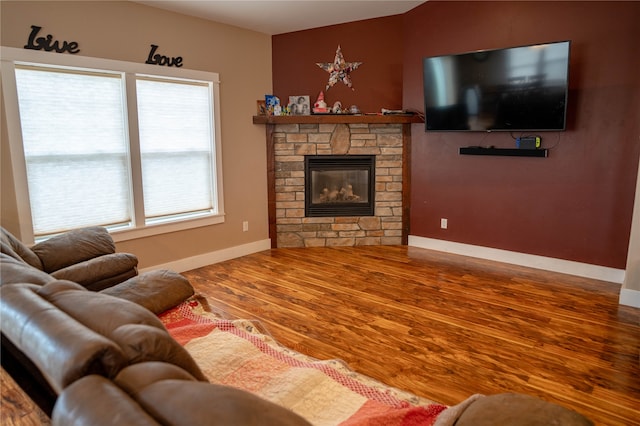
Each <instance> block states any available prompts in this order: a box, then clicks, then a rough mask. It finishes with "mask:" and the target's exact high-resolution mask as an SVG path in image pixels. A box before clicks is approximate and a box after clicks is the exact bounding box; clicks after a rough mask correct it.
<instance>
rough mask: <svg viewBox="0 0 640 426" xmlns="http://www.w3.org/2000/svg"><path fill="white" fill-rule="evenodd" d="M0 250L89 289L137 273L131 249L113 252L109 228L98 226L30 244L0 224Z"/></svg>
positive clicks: (109, 285) (109, 284)
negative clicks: (30, 245) (124, 251)
mask: <svg viewBox="0 0 640 426" xmlns="http://www.w3.org/2000/svg"><path fill="white" fill-rule="evenodd" d="M0 252H2V253H3V254H6V255H7V256H10V257H13V258H14V259H16V260H19V261H22V262H24V263H26V264H27V265H29V266H31V267H33V268H35V269H37V270H39V271H42V272H45V273H47V274H50V275H51V276H52V277H53V278H56V279H61V280H69V281H73V282H76V283H78V284H81V285H83V286H84V287H86V288H87V289H89V290H94V291H98V290H102V289H104V288H107V287H111V286H112V285H114V284H118V283H120V282H122V281H125V280H127V279H129V278H131V277H134V276H136V275H137V273H138V271H137V266H138V259H137V258H136V256H134V255H133V254H130V253H116V246H115V244H114V242H113V239H112V238H111V235H110V234H109V232H108V231H107V230H106V229H105V228H103V227H99V226H94V227H88V228H81V229H77V230H73V231H69V232H66V233H64V234H60V235H56V236H54V237H51V238H49V239H47V240H45V241H43V242H41V243H37V244H35V245H34V246H32V247H31V248H29V247H27V246H26V245H25V244H23V243H22V242H21V241H20V240H18V239H17V238H16V237H14V236H13V234H11V233H10V232H9V231H7V230H6V229H5V228H0Z"/></svg>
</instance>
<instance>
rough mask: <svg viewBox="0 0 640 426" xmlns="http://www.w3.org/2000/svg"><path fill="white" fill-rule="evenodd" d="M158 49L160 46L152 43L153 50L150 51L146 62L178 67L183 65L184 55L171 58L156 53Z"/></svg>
mask: <svg viewBox="0 0 640 426" xmlns="http://www.w3.org/2000/svg"><path fill="white" fill-rule="evenodd" d="M156 50H158V46H156V45H155V44H152V45H151V50H150V51H149V57H148V58H147V60H146V61H145V64H151V65H166V66H168V67H178V68H179V67H181V66H182V56H176V57H174V58H169V57H167V56H164V55H161V54H159V53H156Z"/></svg>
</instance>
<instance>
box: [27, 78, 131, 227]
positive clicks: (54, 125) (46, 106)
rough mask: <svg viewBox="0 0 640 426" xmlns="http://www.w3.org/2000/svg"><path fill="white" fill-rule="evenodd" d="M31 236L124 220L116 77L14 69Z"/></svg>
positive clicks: (123, 151)
mask: <svg viewBox="0 0 640 426" xmlns="http://www.w3.org/2000/svg"><path fill="white" fill-rule="evenodd" d="M16 85H17V92H18V101H19V108H20V119H21V125H22V139H23V148H24V154H25V161H26V167H27V179H28V188H29V199H30V203H31V214H32V221H33V227H34V234H35V235H36V236H38V235H46V234H53V233H56V232H62V231H65V230H68V229H72V228H77V227H81V226H90V225H99V224H101V225H110V224H117V223H125V222H129V221H130V220H131V210H130V205H131V199H130V190H129V187H130V179H129V165H128V164H129V161H128V147H127V131H126V128H125V120H124V112H125V110H124V100H123V96H122V93H123V90H122V78H121V76H120V75H119V74H106V73H91V72H77V71H71V70H65V69H53V68H43V67H16Z"/></svg>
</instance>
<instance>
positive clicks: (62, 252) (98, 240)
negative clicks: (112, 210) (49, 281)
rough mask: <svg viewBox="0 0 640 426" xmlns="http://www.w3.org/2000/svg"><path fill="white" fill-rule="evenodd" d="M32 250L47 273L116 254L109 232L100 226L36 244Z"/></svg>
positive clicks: (73, 231)
mask: <svg viewBox="0 0 640 426" xmlns="http://www.w3.org/2000/svg"><path fill="white" fill-rule="evenodd" d="M31 250H32V251H33V252H34V253H35V254H36V255H37V256H38V257H39V258H40V260H41V261H42V266H43V268H44V271H45V272H49V273H51V272H53V271H57V270H58V269H62V268H65V267H67V266H69V265H73V264H74V263H79V262H83V261H85V260H89V259H92V258H94V257H98V256H103V255H105V254H111V253H115V251H116V246H115V243H114V242H113V238H111V235H109V232H108V231H107V230H106V229H105V228H103V227H100V226H93V227H88V228H81V229H74V230H72V231H69V232H65V233H64V234H60V235H56V236H54V237H51V238H49V239H48V240H46V241H43V242H41V243H38V244H35V245H34V246H33V247H31Z"/></svg>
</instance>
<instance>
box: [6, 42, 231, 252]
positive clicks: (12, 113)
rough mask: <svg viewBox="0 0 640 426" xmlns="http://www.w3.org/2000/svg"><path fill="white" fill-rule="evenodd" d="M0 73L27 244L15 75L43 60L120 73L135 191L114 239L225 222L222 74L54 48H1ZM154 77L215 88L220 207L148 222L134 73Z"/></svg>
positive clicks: (26, 198) (216, 184) (28, 218)
mask: <svg viewBox="0 0 640 426" xmlns="http://www.w3.org/2000/svg"><path fill="white" fill-rule="evenodd" d="M0 58H2V60H1V62H0V73H1V82H2V84H1V86H0V88H1V89H2V90H1V91H2V95H3V100H4V104H5V113H6V127H7V134H8V137H9V143H8V146H9V154H10V158H11V165H12V169H13V170H12V176H13V186H14V193H15V197H16V208H17V213H18V216H19V217H20V221H19V237H20V238H21V239H22V241H24V242H25V243H27V244H33V243H34V242H35V239H34V233H33V222H32V216H31V204H30V201H29V190H28V185H27V168H26V161H25V155H24V149H23V143H22V129H21V124H20V112H19V108H18V93H17V86H16V78H15V65H16V64H20V65H22V64H24V65H36V66H38V65H40V66H45V67H46V66H54V67H59V68H65V67H68V68H74V69H84V70H87V71H105V72H110V73H117V74H120V75H121V76H122V80H123V84H124V85H125V88H124V89H125V91H124V92H123V95H124V96H125V107H126V111H125V113H126V114H125V115H126V120H127V123H126V127H127V130H128V135H127V136H128V138H127V139H128V140H127V143H128V149H129V157H130V163H129V166H130V169H129V173H130V177H131V188H130V190H131V191H132V208H133V213H134V217H133V220H132V223H131V225H130V226H127V227H124V228H122V227H121V228H110V229H109V231H110V232H111V234H112V236H113V238H114V240H115V241H126V240H130V239H135V238H142V237H148V236H152V235H159V234H164V233H168V232H175V231H180V230H186V229H192V228H197V227H202V226H209V225H213V224H219V223H224V220H225V212H224V196H223V183H222V142H221V141H222V138H221V130H220V129H221V126H220V79H219V74H218V73H213V72H207V71H198V70H189V69H183V68H173V67H164V66H157V65H149V64H143V63H133V62H125V61H118V60H111V59H102V58H93V57H88V56H77V55H68V54H58V53H52V52H42V51H33V50H27V49H17V48H10V47H4V46H2V47H0ZM137 76H153V77H160V78H166V79H168V80H171V79H178V80H180V79H192V80H198V81H206V82H209V83H210V84H211V88H212V112H213V116H212V117H211V120H212V123H213V151H212V154H213V155H214V156H215V161H214V164H213V167H214V168H215V174H214V180H213V185H214V188H213V196H214V201H215V202H216V206H217V211H216V212H213V213H211V214H208V215H204V216H201V217H196V218H186V219H183V220H176V221H171V222H161V223H154V224H145V220H144V217H141V216H142V213H141V212H142V211H143V210H141V209H140V206H141V205H142V203H143V202H144V201H143V199H142V169H141V158H140V145H139V143H140V141H139V137H138V135H139V129H138V116H137V114H138V113H137V99H136V77H137Z"/></svg>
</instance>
